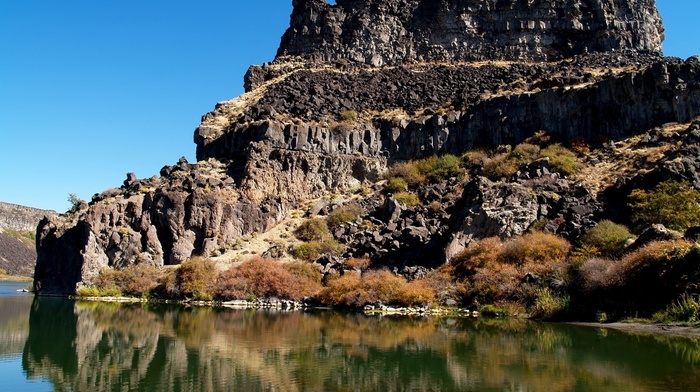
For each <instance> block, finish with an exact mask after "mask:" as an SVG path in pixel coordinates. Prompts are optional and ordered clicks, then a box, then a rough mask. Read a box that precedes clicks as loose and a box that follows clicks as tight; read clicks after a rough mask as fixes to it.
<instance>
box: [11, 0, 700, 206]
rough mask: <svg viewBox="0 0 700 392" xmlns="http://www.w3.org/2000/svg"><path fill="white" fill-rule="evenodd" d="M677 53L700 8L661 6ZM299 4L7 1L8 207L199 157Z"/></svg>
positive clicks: (60, 202)
mask: <svg viewBox="0 0 700 392" xmlns="http://www.w3.org/2000/svg"><path fill="white" fill-rule="evenodd" d="M657 3H658V6H659V9H660V11H661V14H662V16H663V17H664V22H665V24H666V43H665V45H664V52H665V54H666V55H671V56H678V57H682V58H686V57H688V56H690V55H693V54H700V47H699V46H700V31H699V30H698V21H697V18H698V15H700V1H698V0H658V1H657ZM290 12H291V0H265V1H242V0H227V1H211V0H199V1H192V0H170V1H167V2H154V1H143V0H120V1H95V0H64V1H56V0H0V175H1V182H0V201H4V202H9V203H15V204H21V205H27V206H32V207H37V208H47V209H54V210H57V211H59V212H62V211H65V210H66V209H67V208H68V207H69V205H68V202H67V197H68V194H69V193H75V194H77V195H78V196H79V197H80V198H83V199H86V200H89V199H90V198H91V197H92V194H94V193H97V192H101V191H102V190H105V189H107V188H110V187H118V186H120V185H121V183H122V181H123V180H124V179H125V178H126V173H127V172H135V173H136V175H137V176H138V177H139V178H143V177H150V176H152V175H155V174H157V173H158V172H159V170H160V168H161V167H162V166H163V165H166V164H174V163H175V162H177V160H178V158H179V157H180V156H185V157H187V159H189V160H190V161H194V159H195V145H194V143H193V141H192V136H193V132H194V129H195V128H196V127H197V125H198V124H199V121H200V117H201V116H202V115H203V114H204V113H206V112H208V111H210V110H212V109H213V107H214V105H215V104H216V102H218V101H223V100H227V99H231V98H234V97H236V96H238V95H239V94H241V93H242V92H243V87H242V86H243V75H244V74H245V71H246V69H247V68H248V66H249V65H251V64H261V63H263V62H265V61H271V60H272V59H273V57H274V55H275V52H276V50H277V46H278V44H279V40H280V37H281V35H282V33H283V32H284V30H285V29H286V27H287V25H288V23H289V14H290Z"/></svg>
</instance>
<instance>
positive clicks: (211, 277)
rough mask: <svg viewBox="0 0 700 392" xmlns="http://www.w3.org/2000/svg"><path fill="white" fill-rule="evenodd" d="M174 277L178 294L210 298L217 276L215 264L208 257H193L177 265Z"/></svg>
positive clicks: (187, 296)
mask: <svg viewBox="0 0 700 392" xmlns="http://www.w3.org/2000/svg"><path fill="white" fill-rule="evenodd" d="M175 278H176V283H177V286H178V289H179V292H180V295H182V296H183V297H185V298H192V299H196V300H210V299H212V296H213V293H214V284H215V282H216V278H217V271H216V265H215V264H214V262H213V261H211V260H209V259H205V258H203V257H194V258H192V259H190V260H187V261H185V262H184V263H182V264H181V265H180V267H178V269H177V270H176V271H175Z"/></svg>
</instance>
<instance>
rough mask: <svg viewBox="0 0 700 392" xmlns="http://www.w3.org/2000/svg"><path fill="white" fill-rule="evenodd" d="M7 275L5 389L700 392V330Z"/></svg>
mask: <svg viewBox="0 0 700 392" xmlns="http://www.w3.org/2000/svg"><path fill="white" fill-rule="evenodd" d="M26 285H27V284H26V283H14V284H12V283H6V282H1V283H0V294H1V295H2V296H0V380H2V381H0V385H1V386H2V387H0V390H8V391H52V390H56V391H238V390H241V391H685V392H688V391H694V390H699V389H700V339H698V338H689V337H677V336H667V335H644V334H634V333H628V332H622V331H614V330H607V329H602V328H591V327H583V326H572V325H562V324H549V323H536V322H530V321H524V320H493V319H485V318H479V319H473V318H420V317H388V316H384V317H380V316H365V315H362V314H343V313H338V312H332V311H320V310H318V311H310V312H288V313H287V312H278V311H277V312H275V311H255V310H233V309H214V308H192V307H183V306H172V305H160V304H121V305H120V304H113V303H96V302H83V301H73V300H68V299H62V298H36V299H35V298H33V297H32V296H28V295H21V294H20V293H17V292H16V289H17V288H23V287H26Z"/></svg>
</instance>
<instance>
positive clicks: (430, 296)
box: [395, 279, 436, 306]
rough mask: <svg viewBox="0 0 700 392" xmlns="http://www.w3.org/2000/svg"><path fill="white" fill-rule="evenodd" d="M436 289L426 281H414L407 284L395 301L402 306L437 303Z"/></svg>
mask: <svg viewBox="0 0 700 392" xmlns="http://www.w3.org/2000/svg"><path fill="white" fill-rule="evenodd" d="M435 297H436V293H435V289H433V288H432V287H431V286H430V282H429V281H428V280H425V279H420V280H414V281H412V282H409V283H408V284H405V285H404V286H403V288H402V289H401V291H400V292H399V294H398V297H397V298H396V299H395V302H396V304H397V305H401V306H425V305H429V304H431V303H433V302H435Z"/></svg>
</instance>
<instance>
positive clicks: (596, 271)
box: [578, 257, 621, 292]
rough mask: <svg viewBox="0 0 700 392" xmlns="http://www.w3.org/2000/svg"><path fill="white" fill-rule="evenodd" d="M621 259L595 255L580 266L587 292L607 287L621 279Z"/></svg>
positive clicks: (579, 270)
mask: <svg viewBox="0 0 700 392" xmlns="http://www.w3.org/2000/svg"><path fill="white" fill-rule="evenodd" d="M618 263H619V261H613V260H610V259H603V258H597V257H594V258H592V259H589V260H586V261H584V262H583V263H581V265H580V266H579V269H578V272H579V276H580V278H581V283H582V286H583V289H584V290H585V291H586V292H593V291H595V290H599V289H603V288H607V287H609V286H611V285H613V284H614V283H616V282H618V281H619V280H620V278H621V277H620V276H619V275H618V274H619V271H618V269H619V268H618V266H617V264H618Z"/></svg>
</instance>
